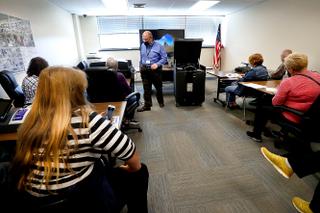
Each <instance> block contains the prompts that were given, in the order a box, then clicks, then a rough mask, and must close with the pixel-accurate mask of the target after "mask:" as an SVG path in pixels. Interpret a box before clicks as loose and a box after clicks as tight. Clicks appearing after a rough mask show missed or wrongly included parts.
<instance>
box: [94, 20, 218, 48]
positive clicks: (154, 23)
mask: <svg viewBox="0 0 320 213" xmlns="http://www.w3.org/2000/svg"><path fill="white" fill-rule="evenodd" d="M222 20H223V18H222V17H215V16H99V17H97V22H98V23H97V24H98V33H99V35H98V36H99V40H100V47H101V49H136V48H139V46H140V38H139V30H140V29H184V30H185V37H186V38H202V39H203V40H204V42H203V46H204V47H205V46H213V45H214V42H215V38H216V33H217V29H218V25H219V23H221V22H222Z"/></svg>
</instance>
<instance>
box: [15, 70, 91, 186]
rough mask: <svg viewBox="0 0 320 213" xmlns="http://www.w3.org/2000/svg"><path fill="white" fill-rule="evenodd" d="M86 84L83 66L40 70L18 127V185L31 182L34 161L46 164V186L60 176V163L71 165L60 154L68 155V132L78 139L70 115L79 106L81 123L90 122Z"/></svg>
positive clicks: (16, 166)
mask: <svg viewBox="0 0 320 213" xmlns="http://www.w3.org/2000/svg"><path fill="white" fill-rule="evenodd" d="M86 87H87V79H86V75H85V73H84V72H83V71H81V70H75V69H71V68H64V67H48V68H46V69H44V70H43V71H42V72H41V74H40V76H39V83H38V88H37V91H36V95H35V99H34V102H33V104H32V108H31V110H30V112H29V114H28V116H27V117H26V119H25V121H24V123H23V124H21V126H20V128H19V129H18V140H17V148H16V155H15V157H14V161H13V162H14V164H13V166H14V167H15V170H17V172H18V173H19V176H18V178H19V179H18V189H20V190H21V189H24V188H25V187H26V184H27V183H28V182H31V179H32V177H33V175H34V173H33V171H32V167H33V166H34V165H38V166H41V167H44V171H43V172H44V176H43V180H42V183H45V185H46V188H47V189H48V188H49V187H48V186H49V181H50V180H51V179H52V176H56V179H58V178H59V168H60V166H59V163H62V162H63V163H65V166H66V168H69V167H68V165H67V163H66V159H63V158H60V154H66V155H67V158H68V157H69V151H68V149H67V141H68V140H67V136H68V134H71V135H72V137H73V138H74V139H75V141H77V139H78V138H77V135H76V133H75V132H74V130H73V128H72V126H71V116H72V113H73V112H74V111H75V110H76V109H80V110H79V114H81V116H82V126H83V127H85V126H88V114H89V111H90V106H89V105H88V104H87V101H86V98H85V96H84V92H85V89H86ZM61 160H62V162H61ZM39 163H40V164H41V165H39ZM69 170H70V171H71V169H69Z"/></svg>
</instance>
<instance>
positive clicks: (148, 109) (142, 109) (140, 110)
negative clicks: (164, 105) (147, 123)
mask: <svg viewBox="0 0 320 213" xmlns="http://www.w3.org/2000/svg"><path fill="white" fill-rule="evenodd" d="M150 110H151V107H146V106H142V107H140V108H138V109H137V112H144V111H150Z"/></svg>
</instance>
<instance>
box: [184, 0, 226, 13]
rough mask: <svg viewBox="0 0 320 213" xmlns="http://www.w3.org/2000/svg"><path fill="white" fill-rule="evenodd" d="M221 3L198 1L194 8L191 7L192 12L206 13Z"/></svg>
mask: <svg viewBox="0 0 320 213" xmlns="http://www.w3.org/2000/svg"><path fill="white" fill-rule="evenodd" d="M219 2H220V1H198V2H197V3H195V4H194V5H192V7H190V10H192V11H204V10H207V9H209V8H210V7H212V6H213V5H215V4H218V3H219Z"/></svg>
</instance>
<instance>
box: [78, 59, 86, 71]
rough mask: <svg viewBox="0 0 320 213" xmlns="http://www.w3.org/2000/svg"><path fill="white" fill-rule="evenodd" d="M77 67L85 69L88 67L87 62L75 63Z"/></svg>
mask: <svg viewBox="0 0 320 213" xmlns="http://www.w3.org/2000/svg"><path fill="white" fill-rule="evenodd" d="M77 67H78V68H79V69H80V70H85V69H87V68H88V67H89V64H88V62H86V61H84V60H83V61H80V62H79V64H77Z"/></svg>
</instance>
